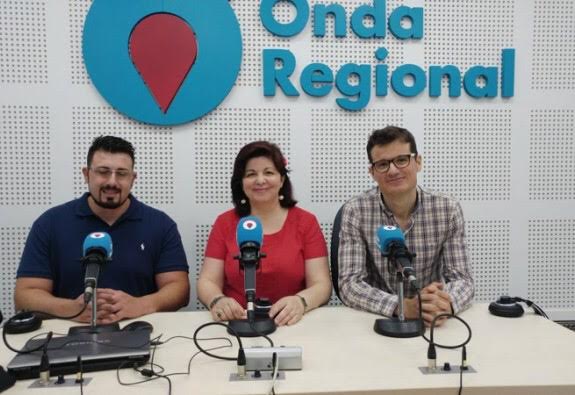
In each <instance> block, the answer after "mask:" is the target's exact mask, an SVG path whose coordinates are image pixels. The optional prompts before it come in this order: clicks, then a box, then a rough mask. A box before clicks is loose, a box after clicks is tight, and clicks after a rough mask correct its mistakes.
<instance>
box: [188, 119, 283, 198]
mask: <svg viewBox="0 0 575 395" xmlns="http://www.w3.org/2000/svg"><path fill="white" fill-rule="evenodd" d="M290 116H291V114H290V110H289V109H288V108H278V109H275V108H223V109H221V110H218V111H215V112H213V113H212V114H210V115H208V116H206V117H204V118H202V119H201V120H199V121H198V122H196V124H195V126H194V129H195V132H194V152H195V157H196V160H195V168H196V177H197V179H196V184H195V185H196V190H195V197H196V199H195V200H196V203H198V204H215V203H231V201H232V193H231V190H230V180H231V177H232V172H233V168H234V160H235V158H236V155H237V154H238V152H239V150H240V148H242V147H243V146H244V145H245V144H247V143H249V142H251V141H255V140H267V141H270V142H273V143H275V144H277V145H278V146H279V148H280V149H281V151H282V153H283V155H284V156H285V158H286V159H287V161H288V169H289V160H290V149H291V139H290V137H291V134H290V129H291V125H290Z"/></svg>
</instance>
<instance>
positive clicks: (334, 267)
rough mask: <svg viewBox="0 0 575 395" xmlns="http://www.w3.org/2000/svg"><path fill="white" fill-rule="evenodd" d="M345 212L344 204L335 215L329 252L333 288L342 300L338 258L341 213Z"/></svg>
mask: <svg viewBox="0 0 575 395" xmlns="http://www.w3.org/2000/svg"><path fill="white" fill-rule="evenodd" d="M342 213H343V206H341V207H340V209H339V210H338V211H337V214H336V215H335V219H334V220H333V227H332V229H331V244H330V253H329V258H330V259H329V260H330V266H331V283H332V284H333V290H334V291H335V294H336V295H337V297H338V298H339V299H340V300H341V297H340V296H339V283H338V275H339V267H338V259H337V255H338V253H339V231H340V229H341V215H342Z"/></svg>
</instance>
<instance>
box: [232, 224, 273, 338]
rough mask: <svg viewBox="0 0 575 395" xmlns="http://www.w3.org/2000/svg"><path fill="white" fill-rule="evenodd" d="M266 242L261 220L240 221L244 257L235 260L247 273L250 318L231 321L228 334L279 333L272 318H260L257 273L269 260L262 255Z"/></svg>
mask: <svg viewBox="0 0 575 395" xmlns="http://www.w3.org/2000/svg"><path fill="white" fill-rule="evenodd" d="M263 239H264V231H263V226H262V223H261V221H260V219H259V218H258V217H256V216H253V215H250V216H247V217H244V218H241V219H240V221H239V222H238V226H237V229H236V241H237V243H238V248H239V250H240V254H239V255H238V256H236V257H234V258H235V259H237V260H239V261H240V268H241V270H243V271H244V289H245V293H246V302H247V306H246V307H247V309H246V310H247V316H248V318H247V320H230V321H229V323H228V333H230V334H233V335H236V336H245V337H255V336H264V335H268V334H270V333H272V332H273V331H275V330H276V326H275V323H274V321H273V320H272V319H271V318H270V317H268V316H267V315H266V316H263V317H259V316H257V315H256V306H255V304H256V270H257V269H258V267H259V264H260V259H261V258H263V257H265V254H263V253H261V252H260V249H261V247H262V244H263Z"/></svg>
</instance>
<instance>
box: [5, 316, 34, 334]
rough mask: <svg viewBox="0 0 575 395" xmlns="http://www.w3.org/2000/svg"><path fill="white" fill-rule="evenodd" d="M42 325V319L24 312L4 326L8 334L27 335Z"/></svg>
mask: <svg viewBox="0 0 575 395" xmlns="http://www.w3.org/2000/svg"><path fill="white" fill-rule="evenodd" d="M41 325H42V319H41V318H40V317H38V316H37V315H36V314H34V313H30V312H28V311H22V312H20V313H18V314H16V315H15V316H14V317H12V318H10V319H9V320H8V321H6V324H4V327H5V330H6V333H10V334H16V333H27V332H32V331H35V330H36V329H38V328H40V326H41Z"/></svg>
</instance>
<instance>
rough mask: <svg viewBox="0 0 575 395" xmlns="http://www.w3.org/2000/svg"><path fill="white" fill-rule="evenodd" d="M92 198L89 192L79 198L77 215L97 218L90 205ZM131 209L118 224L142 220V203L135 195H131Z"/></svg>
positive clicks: (119, 219) (129, 208)
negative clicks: (89, 199) (89, 201)
mask: <svg viewBox="0 0 575 395" xmlns="http://www.w3.org/2000/svg"><path fill="white" fill-rule="evenodd" d="M89 196H90V193H89V192H86V193H84V194H83V195H82V196H81V197H79V198H78V204H77V206H76V215H78V216H80V217H97V215H96V214H94V212H93V211H92V209H91V208H90V206H89V205H88V197H89ZM129 198H130V207H128V210H126V212H125V213H124V214H122V216H121V217H120V218H118V220H117V221H116V223H119V222H122V221H126V220H132V221H137V220H140V219H142V203H140V202H139V201H138V199H136V198H135V197H134V195H132V194H130V195H129Z"/></svg>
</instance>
